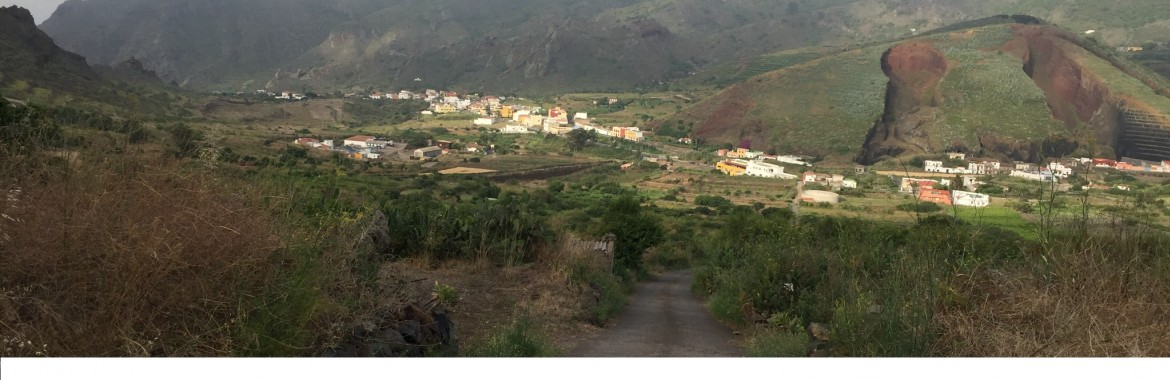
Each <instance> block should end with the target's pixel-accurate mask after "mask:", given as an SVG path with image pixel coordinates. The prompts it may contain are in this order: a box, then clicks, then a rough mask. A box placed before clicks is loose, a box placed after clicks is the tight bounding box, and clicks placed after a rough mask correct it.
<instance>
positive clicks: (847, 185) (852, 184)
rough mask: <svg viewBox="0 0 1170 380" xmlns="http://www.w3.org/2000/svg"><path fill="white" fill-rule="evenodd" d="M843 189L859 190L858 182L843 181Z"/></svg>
mask: <svg viewBox="0 0 1170 380" xmlns="http://www.w3.org/2000/svg"><path fill="white" fill-rule="evenodd" d="M841 187H842V188H845V189H856V188H857V180H852V179H847V180H843V181H841Z"/></svg>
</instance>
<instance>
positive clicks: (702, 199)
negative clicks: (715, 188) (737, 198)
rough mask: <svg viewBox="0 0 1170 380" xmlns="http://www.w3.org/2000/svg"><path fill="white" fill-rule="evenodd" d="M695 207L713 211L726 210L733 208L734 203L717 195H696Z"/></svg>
mask: <svg viewBox="0 0 1170 380" xmlns="http://www.w3.org/2000/svg"><path fill="white" fill-rule="evenodd" d="M695 205H696V206H703V207H708V208H714V209H726V208H729V207H731V206H733V205H734V203H732V202H731V200H729V199H727V198H724V197H721V196H718V195H696V196H695Z"/></svg>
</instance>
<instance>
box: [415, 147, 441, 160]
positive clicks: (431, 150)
mask: <svg viewBox="0 0 1170 380" xmlns="http://www.w3.org/2000/svg"><path fill="white" fill-rule="evenodd" d="M441 155H443V148H440V147H437V146H429V147H426V148H422V149H415V150H414V154H413V155H411V158H414V159H416V160H425V159H428V158H436V157H439V156H441Z"/></svg>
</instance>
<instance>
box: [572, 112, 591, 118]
mask: <svg viewBox="0 0 1170 380" xmlns="http://www.w3.org/2000/svg"><path fill="white" fill-rule="evenodd" d="M573 120H589V114H588V113H586V112H578V113H577V114H576V115H573Z"/></svg>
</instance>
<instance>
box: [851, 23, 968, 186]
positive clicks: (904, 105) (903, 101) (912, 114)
mask: <svg viewBox="0 0 1170 380" xmlns="http://www.w3.org/2000/svg"><path fill="white" fill-rule="evenodd" d="M947 69H948V65H947V58H946V56H945V55H944V54H943V53H942V52H941V51H939V50H938V49H936V48H935V47H934V46H933V45H932V44H930V43H927V42H921V41H913V42H907V43H904V44H901V45H897V46H894V47H893V48H890V50H888V51H886V53H885V54H883V55H882V71H884V72H885V73H886V76H887V77H889V78H890V83H889V85H888V87H887V89H886V110H885V113H884V114H883V115H882V119H881V120H880V121H878V123H877V124H876V125H875V126H874V128H873V129H871V130H870V132H869V136H867V137H866V143H865V147H864V148H863V149H862V153H861V156H860V157H859V158H858V161H859V162H861V163H864V164H871V163H873V162H876V161H878V160H880V159H881V158H883V157H892V156H897V155H900V154H902V153H905V152H915V153H921V152H925V151H927V150H928V149H929V148H928V147H927V146H925V145H923V144H924V142H925V141H926V138H927V135H926V133H927V132H926V130H925V128H923V127H925V126H926V125H927V124H929V123H930V122H931V121H932V120H933V119H934V118H935V116H936V114H937V112H938V110H937V109H936V108H935V107H936V106H937V105H938V103H939V99H938V97H939V91H938V87H939V83H940V82H942V79H943V78H944V77H945V76H946V73H947Z"/></svg>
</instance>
